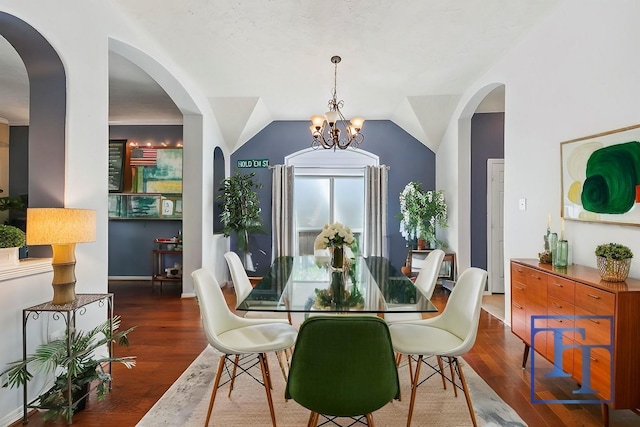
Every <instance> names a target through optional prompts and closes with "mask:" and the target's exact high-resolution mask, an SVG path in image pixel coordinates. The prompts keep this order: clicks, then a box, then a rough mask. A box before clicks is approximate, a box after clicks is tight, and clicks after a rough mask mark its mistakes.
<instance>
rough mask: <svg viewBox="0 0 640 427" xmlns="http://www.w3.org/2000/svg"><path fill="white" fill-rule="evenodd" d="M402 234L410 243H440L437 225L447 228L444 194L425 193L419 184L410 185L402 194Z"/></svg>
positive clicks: (411, 183)
mask: <svg viewBox="0 0 640 427" xmlns="http://www.w3.org/2000/svg"><path fill="white" fill-rule="evenodd" d="M399 218H400V233H401V234H402V236H403V237H404V238H405V239H406V240H408V241H410V240H413V239H424V240H427V241H430V242H438V240H437V239H436V225H437V226H439V227H443V228H444V227H447V204H446V203H445V200H444V192H443V191H441V190H439V191H431V190H429V191H424V190H423V189H422V186H421V184H420V183H419V182H410V183H408V184H407V185H406V186H405V187H404V189H403V190H402V192H401V193H400V215H399Z"/></svg>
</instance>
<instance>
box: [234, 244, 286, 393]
mask: <svg viewBox="0 0 640 427" xmlns="http://www.w3.org/2000/svg"><path fill="white" fill-rule="evenodd" d="M224 258H225V260H226V261H227V265H228V266H229V272H230V273H231V281H232V282H233V290H234V292H235V294H236V307H237V306H238V304H240V303H241V302H242V301H244V300H245V298H247V297H248V296H249V294H250V293H251V290H252V289H253V286H251V281H250V280H249V276H247V272H246V271H245V269H244V265H242V261H241V260H240V257H239V256H238V254H237V253H235V252H232V251H229V252H227V253H225V254H224ZM236 312H238V313H242V317H246V318H247V319H284V320H286V321H287V322H289V324H290V325H291V324H293V323H292V321H291V313H289V312H287V313H283V312H273V311H244V312H240V311H238V310H236ZM276 357H277V358H278V364H279V365H280V371H281V372H282V376H283V378H284V380H285V381H287V376H288V371H289V361H290V360H291V351H290V350H289V349H287V350H284V351H282V352H277V353H276Z"/></svg>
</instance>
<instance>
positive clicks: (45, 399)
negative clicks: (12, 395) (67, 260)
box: [2, 316, 136, 420]
mask: <svg viewBox="0 0 640 427" xmlns="http://www.w3.org/2000/svg"><path fill="white" fill-rule="evenodd" d="M119 327H120V317H119V316H114V317H113V318H110V319H107V320H105V321H104V322H103V323H101V324H99V325H97V326H96V327H95V328H93V329H92V330H90V331H88V332H84V331H77V330H71V331H70V332H69V336H67V337H65V338H63V339H57V340H52V341H50V342H48V343H44V344H41V345H40V346H38V348H37V349H36V350H35V352H34V353H33V354H31V355H29V356H27V358H26V359H24V360H19V361H15V362H12V363H10V364H9V365H10V366H11V367H10V368H9V369H7V370H5V371H4V372H3V373H2V375H4V374H7V382H6V383H5V384H3V387H10V388H13V387H20V386H23V385H25V384H26V383H27V382H28V381H30V380H31V379H32V378H33V374H32V373H31V372H29V366H31V365H33V367H34V368H35V369H36V370H38V371H41V372H44V373H56V372H57V373H58V374H57V376H56V377H55V380H54V383H53V386H52V387H51V388H50V389H48V390H47V391H46V392H44V393H43V394H41V395H40V396H39V397H38V404H37V405H36V406H37V407H38V408H40V409H44V410H45V411H44V412H43V413H42V416H43V419H44V420H50V419H56V418H58V417H60V416H63V417H65V418H67V419H71V416H72V415H73V413H74V412H75V410H76V408H77V406H78V400H81V399H82V398H84V397H86V396H85V395H86V394H87V393H88V390H89V387H90V386H91V383H93V382H94V381H97V383H96V384H95V390H96V392H97V397H98V400H102V399H103V398H104V396H105V394H106V393H108V392H109V385H110V382H111V373H110V372H105V370H104V364H108V363H122V364H123V365H124V366H126V367H127V368H129V369H130V368H131V367H133V366H135V364H136V361H135V357H134V356H123V357H115V356H113V355H111V356H97V354H96V350H98V349H100V348H103V347H104V346H107V345H109V344H110V343H111V342H115V343H117V345H121V346H129V339H128V337H127V335H128V334H129V333H130V332H131V331H133V330H134V329H135V328H136V327H135V326H134V327H131V328H129V329H127V330H125V331H118V332H115V333H112V331H116V330H117V329H118V328H119ZM69 384H70V385H71V390H69ZM82 390H85V392H82ZM78 392H80V393H81V394H80V395H79V396H78ZM70 394H71V396H74V395H76V396H77V397H76V398H73V397H72V399H71V401H70V399H69V395H70Z"/></svg>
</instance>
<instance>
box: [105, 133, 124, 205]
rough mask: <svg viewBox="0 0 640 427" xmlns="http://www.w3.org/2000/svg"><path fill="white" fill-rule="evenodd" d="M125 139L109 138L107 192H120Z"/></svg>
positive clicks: (122, 177)
mask: <svg viewBox="0 0 640 427" xmlns="http://www.w3.org/2000/svg"><path fill="white" fill-rule="evenodd" d="M126 143H127V140H126V139H110V140H109V192H110V193H122V186H123V181H124V158H125V153H126V151H125V148H126Z"/></svg>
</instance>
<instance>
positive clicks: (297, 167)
mask: <svg viewBox="0 0 640 427" xmlns="http://www.w3.org/2000/svg"><path fill="white" fill-rule="evenodd" d="M276 166H284V165H270V166H269V169H275V167H276ZM380 166H381V167H384V168H385V169H386V170H391V166H386V165H380ZM293 167H294V168H295V169H366V166H359V167H353V166H331V167H328V166H293Z"/></svg>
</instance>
